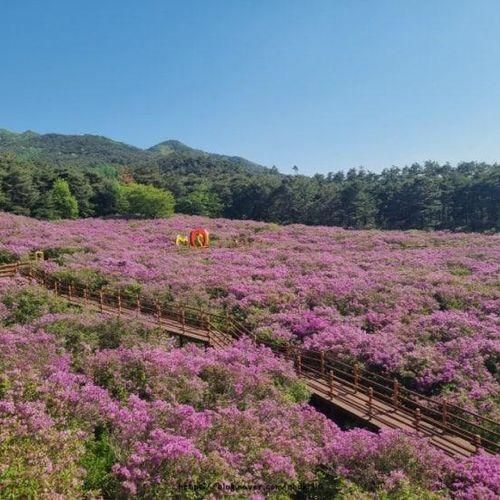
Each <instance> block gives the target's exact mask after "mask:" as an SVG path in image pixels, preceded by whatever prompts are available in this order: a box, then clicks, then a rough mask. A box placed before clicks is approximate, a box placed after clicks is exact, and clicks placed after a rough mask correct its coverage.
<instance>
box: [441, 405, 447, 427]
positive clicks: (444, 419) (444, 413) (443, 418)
mask: <svg viewBox="0 0 500 500" xmlns="http://www.w3.org/2000/svg"><path fill="white" fill-rule="evenodd" d="M441 418H442V421H443V425H448V403H447V401H446V399H445V400H444V401H443V407H442V409H441Z"/></svg>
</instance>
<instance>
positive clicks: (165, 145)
mask: <svg viewBox="0 0 500 500" xmlns="http://www.w3.org/2000/svg"><path fill="white" fill-rule="evenodd" d="M192 150H193V149H192V148H190V147H189V146H187V145H186V144H184V143H183V142H181V141H178V140H177V139H167V140H166V141H163V142H160V143H158V144H156V145H155V146H153V147H151V148H149V151H157V152H160V153H169V152H176V151H192Z"/></svg>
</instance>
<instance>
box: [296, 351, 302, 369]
mask: <svg viewBox="0 0 500 500" xmlns="http://www.w3.org/2000/svg"><path fill="white" fill-rule="evenodd" d="M295 369H296V370H297V373H298V374H299V375H301V374H302V356H301V354H300V351H299V350H298V349H297V350H296V351H295Z"/></svg>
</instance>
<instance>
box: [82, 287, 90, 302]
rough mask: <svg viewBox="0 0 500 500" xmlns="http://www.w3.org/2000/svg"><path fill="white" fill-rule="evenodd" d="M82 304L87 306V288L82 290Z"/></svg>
mask: <svg viewBox="0 0 500 500" xmlns="http://www.w3.org/2000/svg"><path fill="white" fill-rule="evenodd" d="M83 303H84V304H85V305H88V303H89V290H88V288H87V287H85V288H84V289H83Z"/></svg>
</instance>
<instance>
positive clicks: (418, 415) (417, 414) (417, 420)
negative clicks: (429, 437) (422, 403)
mask: <svg viewBox="0 0 500 500" xmlns="http://www.w3.org/2000/svg"><path fill="white" fill-rule="evenodd" d="M421 419H422V413H421V412H420V408H417V409H415V430H416V431H417V434H418V433H419V432H420V421H421Z"/></svg>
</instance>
